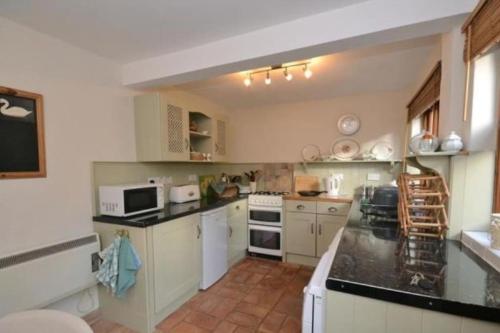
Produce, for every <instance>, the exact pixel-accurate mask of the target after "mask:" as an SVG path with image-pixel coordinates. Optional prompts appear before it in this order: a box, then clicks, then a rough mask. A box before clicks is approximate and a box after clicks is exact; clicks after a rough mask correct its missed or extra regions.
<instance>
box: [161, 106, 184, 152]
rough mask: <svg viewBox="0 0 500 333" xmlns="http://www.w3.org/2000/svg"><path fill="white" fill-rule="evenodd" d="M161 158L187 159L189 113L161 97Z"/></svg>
mask: <svg viewBox="0 0 500 333" xmlns="http://www.w3.org/2000/svg"><path fill="white" fill-rule="evenodd" d="M162 142H163V159H164V160H166V161H188V160H189V115H188V112H187V110H185V109H184V108H182V107H181V106H179V105H174V104H171V103H169V101H168V100H167V98H166V97H163V98H162Z"/></svg>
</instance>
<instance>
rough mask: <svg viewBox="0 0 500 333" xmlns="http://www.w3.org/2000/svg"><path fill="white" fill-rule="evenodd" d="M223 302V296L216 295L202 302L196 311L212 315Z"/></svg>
mask: <svg viewBox="0 0 500 333" xmlns="http://www.w3.org/2000/svg"><path fill="white" fill-rule="evenodd" d="M223 300H224V297H221V296H219V295H216V294H212V295H210V296H209V297H207V298H206V299H205V300H204V301H203V302H201V303H200V304H199V305H198V306H197V307H196V310H198V311H201V312H205V313H210V312H212V311H213V309H215V307H216V306H217V305H219V304H220V303H221V302H222V301H223Z"/></svg>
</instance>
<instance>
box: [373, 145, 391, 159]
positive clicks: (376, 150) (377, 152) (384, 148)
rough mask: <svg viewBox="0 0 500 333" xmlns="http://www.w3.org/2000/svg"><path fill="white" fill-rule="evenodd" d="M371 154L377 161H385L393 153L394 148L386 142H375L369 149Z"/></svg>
mask: <svg viewBox="0 0 500 333" xmlns="http://www.w3.org/2000/svg"><path fill="white" fill-rule="evenodd" d="M370 152H371V155H372V156H373V158H374V159H376V160H378V161H386V160H388V159H390V158H391V156H392V154H393V153H394V148H392V145H391V144H390V143H388V142H384V141H380V142H377V143H376V144H375V145H374V146H373V147H372V149H371V150H370Z"/></svg>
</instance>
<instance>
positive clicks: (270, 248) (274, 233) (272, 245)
mask: <svg viewBox="0 0 500 333" xmlns="http://www.w3.org/2000/svg"><path fill="white" fill-rule="evenodd" d="M282 241H283V237H282V233H281V228H280V227H268V226H262V225H254V224H249V225H248V251H249V252H253V253H260V254H267V255H271V256H278V257H281V256H282V255H283V246H282Z"/></svg>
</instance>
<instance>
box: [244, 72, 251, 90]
mask: <svg viewBox="0 0 500 333" xmlns="http://www.w3.org/2000/svg"><path fill="white" fill-rule="evenodd" d="M243 83H244V84H245V86H247V87H249V86H250V85H251V84H252V75H251V74H248V75H247V77H246V78H245V80H243Z"/></svg>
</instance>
